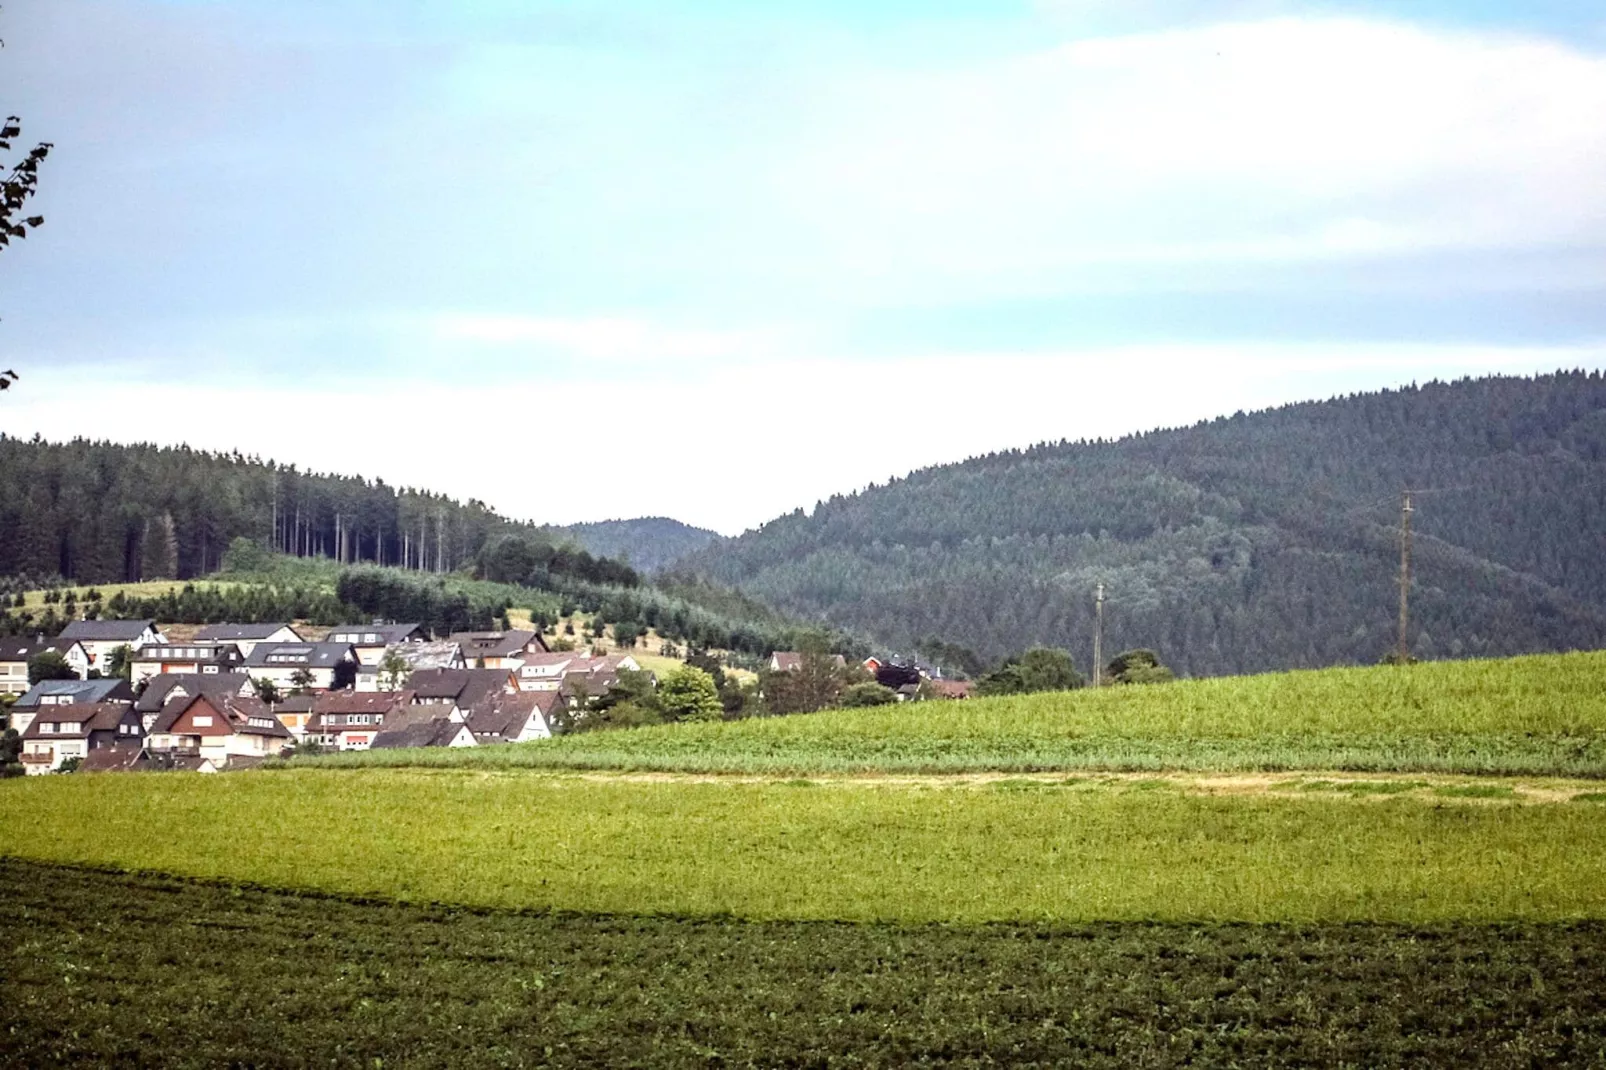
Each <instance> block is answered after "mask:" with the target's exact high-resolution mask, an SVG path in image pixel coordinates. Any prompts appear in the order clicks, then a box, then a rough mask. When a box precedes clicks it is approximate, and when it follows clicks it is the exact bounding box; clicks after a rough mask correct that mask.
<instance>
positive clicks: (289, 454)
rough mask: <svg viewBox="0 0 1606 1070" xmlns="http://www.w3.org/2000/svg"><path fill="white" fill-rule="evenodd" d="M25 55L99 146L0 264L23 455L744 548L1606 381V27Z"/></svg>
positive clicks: (623, 21) (1304, 21)
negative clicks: (85, 440)
mask: <svg viewBox="0 0 1606 1070" xmlns="http://www.w3.org/2000/svg"><path fill="white" fill-rule="evenodd" d="M938 9H940V11H941V15H940V16H935V15H933V14H932V13H931V12H932V11H934V10H938ZM0 35H3V36H4V37H5V39H6V44H7V47H6V49H5V51H4V52H0V107H4V108H5V109H7V110H8V111H15V112H16V113H18V114H20V115H22V116H23V118H24V122H25V133H26V135H27V136H29V137H36V138H48V139H50V140H53V141H54V142H55V143H56V146H57V147H56V151H55V153H54V154H53V155H52V156H51V158H50V160H49V162H48V168H47V170H46V172H45V174H44V176H43V179H42V183H41V188H42V192H41V194H40V197H39V198H38V201H37V204H38V208H39V210H41V211H43V212H44V213H45V214H46V216H47V224H46V226H45V228H43V229H42V230H41V231H40V232H39V233H38V234H37V235H36V236H35V237H34V238H31V239H30V240H29V241H28V242H27V243H26V244H25V246H23V247H19V248H16V249H14V250H12V251H9V252H7V253H6V254H5V255H4V256H3V257H0V317H3V319H4V322H3V323H0V366H12V365H14V366H15V367H16V368H17V370H18V371H19V372H21V373H22V374H23V381H22V382H21V383H19V384H18V387H17V389H15V390H12V391H10V392H9V396H8V397H7V398H6V399H5V402H4V407H3V408H0V429H3V430H5V431H7V433H21V434H32V433H33V432H35V431H39V432H42V433H44V434H46V435H49V436H52V437H60V436H63V435H71V434H88V435H94V436H97V437H106V438H113V439H118V440H132V439H154V440H157V441H180V440H187V441H189V442H191V443H192V444H196V445H203V446H207V447H214V448H235V447H238V448H241V449H244V450H247V451H250V452H258V453H262V454H265V455H271V456H275V457H278V458H280V459H283V460H287V461H294V462H297V463H300V464H303V465H310V466H312V467H316V468H319V469H324V470H338V471H358V472H363V473H366V474H370V475H380V476H383V477H384V478H386V479H387V480H392V481H397V482H403V483H415V484H424V485H429V486H431V487H434V488H437V489H440V490H444V491H447V492H449V493H453V494H458V495H461V496H465V497H466V496H475V497H480V498H483V499H485V500H487V501H489V502H491V503H492V504H494V505H496V506H498V507H500V508H502V509H503V510H505V511H507V512H509V513H511V514H514V515H517V516H528V517H532V518H534V519H537V520H543V521H554V522H564V521H572V520H582V519H598V518H602V517H606V516H624V515H637V514H644V513H667V514H670V515H675V516H678V517H680V518H682V519H685V520H687V521H690V522H693V523H701V524H705V525H708V526H712V527H716V528H719V529H720V530H724V531H737V530H740V529H741V528H743V527H745V526H748V525H752V524H756V523H760V522H762V521H763V520H765V519H767V518H768V517H770V516H772V515H774V514H777V513H780V512H784V511H787V510H789V509H791V508H793V507H794V506H797V505H804V506H807V505H808V504H810V503H811V502H813V501H814V500H816V499H817V498H820V497H823V496H826V495H829V494H831V493H834V492H838V491H845V490H851V489H853V488H855V487H857V486H861V485H863V484H864V483H865V482H867V481H869V480H872V479H876V480H880V479H884V478H885V477H886V476H888V475H890V474H895V473H901V472H904V471H907V470H908V469H909V468H912V467H916V466H921V465H925V464H931V463H936V462H941V461H947V460H956V459H959V458H962V457H964V456H966V455H968V454H971V453H975V452H979V451H983V450H987V449H996V448H1004V447H1008V446H1012V445H1021V444H1025V443H1027V442H1030V441H1034V440H1038V439H1045V438H1051V439H1057V438H1060V437H1071V438H1078V437H1084V436H1103V435H1115V434H1120V433H1123V432H1126V431H1131V430H1138V429H1143V428H1147V427H1152V426H1156V425H1165V424H1173V423H1177V422H1184V421H1191V420H1193V419H1197V418H1203V417H1208V416H1212V415H1215V414H1217V413H1219V412H1230V411H1233V410H1236V409H1240V408H1253V407H1257V406H1262V405H1268V404H1277V403H1281V402H1284V401H1290V400H1296V399H1300V398H1305V397H1317V396H1326V395H1328V394H1332V393H1336V392H1348V391H1351V390H1361V389H1373V388H1377V387H1382V386H1388V385H1393V384H1396V383H1399V382H1408V381H1411V380H1413V379H1421V378H1428V377H1433V376H1437V377H1450V376H1456V375H1461V374H1483V373H1487V372H1491V371H1518V372H1531V371H1537V370H1548V369H1554V368H1556V367H1558V366H1568V367H1572V366H1587V367H1606V300H1603V297H1606V13H1603V12H1602V10H1601V9H1600V7H1599V5H1598V4H1586V3H1581V2H1579V3H1563V2H1560V0H1541V2H1536V3H1521V4H1519V3H1495V2H1493V0H1478V2H1459V3H1449V2H1440V3H1381V2H1375V3H1325V4H1302V3H1285V2H1280V0H1244V2H1241V3H1207V2H1203V0H1192V2H1190V0H1121V2H1117V0H1040V2H1036V3H979V2H966V3H951V4H944V5H931V4H925V3H915V2H912V0H909V2H895V3H868V2H859V3H847V2H838V3H804V2H800V0H793V2H785V3H766V4H738V3H735V2H727V3H699V4H691V3H683V4H675V3H669V2H655V3H650V4H649V3H591V4H539V3H514V2H511V0H501V2H497V3H481V4H464V3H445V2H423V0H368V2H360V3H359V2H348V3H341V2H338V0H330V2H325V3H297V2H293V0H276V2H273V3H245V2H236V3H205V2H200V0H188V2H165V3H164V2H160V0H93V2H92V0H10V2H9V3H7V4H6V5H5V9H4V11H3V12H0ZM1134 376H1142V377H1145V378H1146V379H1147V380H1148V382H1147V384H1146V387H1145V389H1143V390H1131V389H1129V386H1130V383H1131V381H1132V379H1133V377H1134ZM425 429H427V432H426V431H425ZM493 429H494V430H493ZM493 443H494V444H497V445H500V446H502V447H514V448H513V449H512V450H511V451H510V452H509V451H505V452H503V453H501V454H496V453H494V452H492V451H487V452H486V453H485V454H484V455H485V456H487V457H490V456H503V457H506V458H508V461H507V462H504V463H501V464H478V463H465V461H464V458H465V456H466V455H468V454H470V453H473V452H475V451H474V450H472V449H471V447H473V446H477V445H487V446H488V445H491V444H493ZM543 465H553V466H555V467H558V468H560V469H561V470H562V471H563V472H564V473H565V476H564V477H563V478H560V479H542V478H541V475H540V472H541V469H542V467H543ZM681 474H684V478H676V477H677V475H681Z"/></svg>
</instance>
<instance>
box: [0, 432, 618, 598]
mask: <svg viewBox="0 0 1606 1070" xmlns="http://www.w3.org/2000/svg"><path fill="white" fill-rule="evenodd" d="M499 535H503V536H506V535H512V536H517V537H518V540H519V541H520V542H523V543H527V544H529V545H530V546H531V547H533V548H534V552H535V554H536V555H537V557H538V560H536V559H532V561H531V564H532V565H533V564H539V565H540V566H541V567H542V568H544V569H547V570H550V571H551V572H553V573H557V574H562V575H565V576H571V577H573V578H575V579H578V580H582V581H586V582H591V583H602V584H610V585H623V586H630V585H633V584H635V583H636V582H637V577H636V574H635V572H634V571H633V570H631V569H629V568H626V567H623V566H621V565H619V564H617V563H616V562H613V561H608V560H604V559H599V558H597V557H595V556H594V555H592V554H591V553H589V552H587V551H584V550H581V549H579V548H578V547H576V546H571V545H568V544H567V543H568V540H557V539H554V538H553V537H552V536H550V535H547V534H544V533H543V532H542V531H541V530H540V529H539V528H536V527H535V526H534V525H531V524H520V523H515V522H513V521H510V520H508V519H506V518H505V517H502V516H499V515H497V514H496V513H495V512H493V511H492V510H491V509H490V508H489V507H488V506H486V505H485V504H484V503H482V502H478V501H469V502H466V503H464V502H458V501H455V500H453V499H451V498H447V497H445V496H443V495H439V494H432V493H429V492H427V491H420V490H414V489H411V488H397V487H392V486H389V485H387V484H386V483H385V482H384V481H383V480H368V479H363V478H362V477H360V476H339V475H321V474H316V473H312V472H304V471H301V470H299V469H297V468H295V467H293V466H284V465H279V464H275V463H273V462H272V461H263V460H261V459H259V458H256V457H247V456H244V455H242V454H238V453H232V454H220V453H208V452H205V451H202V450H192V449H190V448H188V447H186V446H180V447H177V448H168V447H158V446H149V445H134V446H123V445H117V444H114V443H109V442H88V441H84V440H82V439H76V440H74V441H72V442H67V443H52V442H46V441H44V440H42V439H39V438H35V439H32V440H23V439H17V438H8V437H6V436H4V435H0V576H7V575H17V574H20V573H27V574H30V575H36V576H48V575H59V576H61V577H63V578H64V579H66V580H67V581H69V582H72V583H130V582H135V581H138V580H150V579H189V578H192V577H197V576H205V575H209V574H210V573H212V572H215V571H217V569H218V568H219V567H220V566H221V564H222V561H223V555H224V553H225V552H226V551H227V550H228V548H229V546H230V544H231V543H232V542H233V541H234V540H235V539H237V538H242V537H243V538H248V539H251V540H253V541H254V542H257V543H259V544H260V545H262V546H263V547H265V548H269V549H273V550H277V551H278V552H280V553H285V554H289V555H292V556H295V557H322V558H329V559H332V560H335V561H339V562H343V563H349V564H357V563H363V562H368V563H372V564H377V565H394V566H397V567H400V568H407V569H413V570H415V571H420V572H436V573H450V572H454V571H457V570H458V569H460V568H464V567H467V566H471V565H473V564H474V563H475V562H476V561H477V560H478V559H479V557H480V555H481V552H482V551H484V550H486V549H487V546H488V544H490V543H492V540H493V538H494V537H495V536H499ZM521 578H522V577H521Z"/></svg>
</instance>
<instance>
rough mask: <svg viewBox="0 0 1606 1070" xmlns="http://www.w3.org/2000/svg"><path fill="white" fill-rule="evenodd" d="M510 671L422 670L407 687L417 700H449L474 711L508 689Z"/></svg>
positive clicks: (411, 679)
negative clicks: (415, 694) (416, 695)
mask: <svg viewBox="0 0 1606 1070" xmlns="http://www.w3.org/2000/svg"><path fill="white" fill-rule="evenodd" d="M508 678H509V670H507V669H419V670H418V671H417V672H415V673H413V674H412V675H411V676H409V677H408V678H407V687H408V688H409V689H410V690H412V691H415V692H417V694H418V700H419V701H421V702H428V701H430V700H431V699H450V700H452V701H453V702H455V703H456V704H457V705H458V706H459V707H461V708H462V709H465V710H467V709H471V708H473V707H475V706H478V705H480V704H481V703H482V702H484V701H485V700H486V699H488V698H490V697H492V696H494V695H499V694H502V693H503V692H504V691H506V690H507V682H508Z"/></svg>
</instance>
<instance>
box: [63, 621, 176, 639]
mask: <svg viewBox="0 0 1606 1070" xmlns="http://www.w3.org/2000/svg"><path fill="white" fill-rule="evenodd" d="M155 623H156V622H155V621H152V620H75V621H73V622H72V623H71V624H69V625H67V627H65V628H63V629H62V630H61V635H59V636H58V637H57V638H60V639H87V640H89V641H90V642H102V643H113V642H125V643H127V642H133V641H134V640H135V639H138V638H139V637H140V636H142V635H144V634H145V629H146V628H149V627H150V626H151V625H152V624H155Z"/></svg>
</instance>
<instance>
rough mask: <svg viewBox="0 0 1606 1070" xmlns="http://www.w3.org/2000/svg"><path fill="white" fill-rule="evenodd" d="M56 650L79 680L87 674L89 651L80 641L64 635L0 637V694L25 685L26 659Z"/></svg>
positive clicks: (17, 692)
mask: <svg viewBox="0 0 1606 1070" xmlns="http://www.w3.org/2000/svg"><path fill="white" fill-rule="evenodd" d="M47 653H50V654H60V655H61V656H62V659H63V660H64V661H66V662H67V667H68V668H70V669H72V671H73V672H75V673H77V674H78V679H80V680H82V679H85V678H86V677H88V676H89V652H88V651H86V650H85V649H84V644H82V643H80V642H77V641H70V640H64V639H44V640H34V641H32V642H30V641H28V640H26V639H0V695H21V694H23V693H24V692H26V691H27V690H28V688H29V686H30V685H29V683H28V662H30V661H32V660H33V659H34V658H36V657H38V656H39V655H40V654H47Z"/></svg>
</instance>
